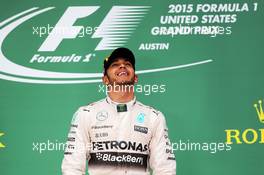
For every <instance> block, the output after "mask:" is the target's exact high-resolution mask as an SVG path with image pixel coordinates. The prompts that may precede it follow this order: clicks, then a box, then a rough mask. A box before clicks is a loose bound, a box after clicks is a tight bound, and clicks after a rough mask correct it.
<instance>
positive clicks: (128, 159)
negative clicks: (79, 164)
mask: <svg viewBox="0 0 264 175" xmlns="http://www.w3.org/2000/svg"><path fill="white" fill-rule="evenodd" d="M96 159H97V160H102V161H104V162H119V163H135V164H140V165H143V163H144V160H143V157H141V156H132V155H130V154H123V153H96Z"/></svg>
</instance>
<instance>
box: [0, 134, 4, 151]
mask: <svg viewBox="0 0 264 175" xmlns="http://www.w3.org/2000/svg"><path fill="white" fill-rule="evenodd" d="M3 135H4V133H1V132H0V137H1V136H3ZM4 147H5V145H4V144H3V143H1V142H0V148H4Z"/></svg>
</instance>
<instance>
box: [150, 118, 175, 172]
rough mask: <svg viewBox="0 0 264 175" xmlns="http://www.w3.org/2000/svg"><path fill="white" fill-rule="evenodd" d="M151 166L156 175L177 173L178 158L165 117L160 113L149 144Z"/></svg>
mask: <svg viewBox="0 0 264 175" xmlns="http://www.w3.org/2000/svg"><path fill="white" fill-rule="evenodd" d="M149 149H150V157H149V162H150V168H151V169H152V170H153V174H154V175H176V160H175V156H174V154H173V149H172V147H171V142H170V140H169V136H168V128H167V126H166V121H165V117H164V116H163V114H162V113H159V114H158V116H157V120H156V122H155V124H154V131H153V134H152V139H151V141H150V144H149Z"/></svg>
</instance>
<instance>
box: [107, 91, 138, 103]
mask: <svg viewBox="0 0 264 175" xmlns="http://www.w3.org/2000/svg"><path fill="white" fill-rule="evenodd" d="M108 96H109V97H110V99H111V100H113V101H114V102H117V103H127V102H130V101H131V100H133V99H134V91H133V90H131V91H118V92H116V91H109V92H108Z"/></svg>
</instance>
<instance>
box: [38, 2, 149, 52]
mask: <svg viewBox="0 0 264 175" xmlns="http://www.w3.org/2000/svg"><path fill="white" fill-rule="evenodd" d="M99 8H100V6H84V7H82V6H75V7H68V8H67V10H66V11H65V12H64V14H63V15H62V17H61V18H60V19H59V21H58V23H57V24H56V25H55V27H54V28H53V30H52V31H51V33H50V34H49V35H48V37H47V38H46V40H45V41H44V42H43V43H42V45H41V46H40V48H39V49H38V51H39V52H53V51H55V50H56V49H57V47H58V46H59V45H60V43H61V42H62V41H63V39H74V38H76V37H77V35H78V33H79V32H80V30H81V29H82V27H83V26H74V23H75V22H76V21H77V20H78V19H80V18H85V17H88V16H90V15H91V14H93V13H94V12H96V11H97V10H98V9H99ZM149 8H150V7H149V6H113V7H112V8H111V10H110V11H109V12H108V13H107V15H106V16H105V18H104V19H103V21H101V23H100V25H99V27H98V29H97V30H96V31H95V33H94V34H93V35H92V37H91V38H102V40H101V41H100V42H99V44H98V45H97V46H96V48H95V50H109V49H115V48H116V47H121V46H123V45H124V43H126V41H127V39H128V38H129V36H130V35H131V34H132V33H133V31H134V30H135V28H136V27H137V26H138V24H139V23H140V21H141V19H142V18H143V17H144V15H145V14H146V13H147V11H148V10H149Z"/></svg>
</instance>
